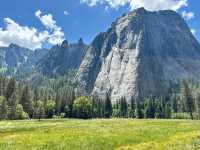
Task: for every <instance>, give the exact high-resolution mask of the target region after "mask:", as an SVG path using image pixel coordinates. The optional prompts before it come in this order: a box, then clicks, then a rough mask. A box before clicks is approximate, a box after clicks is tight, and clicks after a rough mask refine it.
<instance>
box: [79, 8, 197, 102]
mask: <svg viewBox="0 0 200 150" xmlns="http://www.w3.org/2000/svg"><path fill="white" fill-rule="evenodd" d="M199 77H200V45H199V43H198V42H197V40H196V39H195V38H194V36H193V35H192V33H191V32H190V29H189V28H188V26H187V24H186V23H185V21H184V20H183V19H182V18H181V16H180V15H178V14H177V13H176V12H173V11H168V10H166V11H158V12H148V11H146V10H145V9H143V8H140V9H138V10H135V11H133V12H130V13H128V14H125V15H123V16H122V17H121V18H119V19H117V21H116V22H114V23H113V24H112V26H111V28H110V29H109V30H108V31H107V32H105V33H100V34H99V35H98V36H97V37H96V38H95V39H94V41H93V42H92V44H91V45H90V46H89V48H88V49H87V52H86V55H85V57H84V59H83V61H82V64H81V66H80V68H79V71H78V75H77V83H78V85H79V88H78V89H81V90H80V91H79V92H80V93H83V92H85V93H86V94H97V95H98V96H100V97H104V96H105V95H106V93H109V94H110V96H111V98H112V99H113V100H116V99H118V98H120V97H122V96H126V97H127V99H130V97H131V96H139V97H144V96H148V95H155V96H159V95H164V94H167V93H168V91H169V89H170V88H171V87H172V86H173V85H174V84H176V83H177V82H178V81H179V80H181V79H183V78H184V79H185V78H192V79H195V80H199V79H200V78H199Z"/></svg>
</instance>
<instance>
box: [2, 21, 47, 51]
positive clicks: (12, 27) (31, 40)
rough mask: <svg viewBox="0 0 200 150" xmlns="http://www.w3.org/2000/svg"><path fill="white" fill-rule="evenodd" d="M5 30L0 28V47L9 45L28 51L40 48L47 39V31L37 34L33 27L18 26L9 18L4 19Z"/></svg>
mask: <svg viewBox="0 0 200 150" xmlns="http://www.w3.org/2000/svg"><path fill="white" fill-rule="evenodd" d="M4 23H5V28H4V29H3V28H0V46H8V45H9V44H11V43H15V44H18V45H20V46H23V47H27V48H30V49H36V48H41V47H42V43H43V42H45V40H46V39H47V38H48V36H49V33H48V31H43V32H38V31H37V29H36V28H34V27H28V26H20V25H19V24H18V23H16V22H15V21H14V20H12V19H10V18H4Z"/></svg>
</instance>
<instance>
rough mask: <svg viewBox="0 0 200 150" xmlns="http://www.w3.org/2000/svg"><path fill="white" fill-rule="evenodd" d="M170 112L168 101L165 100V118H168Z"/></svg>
mask: <svg viewBox="0 0 200 150" xmlns="http://www.w3.org/2000/svg"><path fill="white" fill-rule="evenodd" d="M171 114H172V109H171V106H170V103H169V102H167V103H166V106H165V118H167V119H170V118H171Z"/></svg>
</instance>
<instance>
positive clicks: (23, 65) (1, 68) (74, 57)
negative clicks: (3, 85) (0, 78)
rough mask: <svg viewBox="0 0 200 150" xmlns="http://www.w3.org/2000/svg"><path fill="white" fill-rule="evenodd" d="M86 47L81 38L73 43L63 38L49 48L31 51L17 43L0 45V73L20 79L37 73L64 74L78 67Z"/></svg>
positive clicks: (42, 74)
mask: <svg viewBox="0 0 200 150" xmlns="http://www.w3.org/2000/svg"><path fill="white" fill-rule="evenodd" d="M86 47H87V45H86V44H84V42H83V40H82V39H79V41H78V42H77V43H73V44H68V41H67V40H65V41H63V42H62V44H61V45H54V46H53V47H52V48H51V49H50V50H48V49H36V50H34V51H33V50H30V49H27V48H23V47H20V46H18V45H17V44H10V45H9V46H8V47H0V74H1V75H4V76H15V77H17V78H19V79H22V80H26V79H27V78H29V77H32V76H38V75H39V76H47V77H52V76H56V75H64V74H66V73H67V72H68V71H70V70H74V69H78V68H79V65H80V63H81V61H82V59H83V57H84V54H85V49H86Z"/></svg>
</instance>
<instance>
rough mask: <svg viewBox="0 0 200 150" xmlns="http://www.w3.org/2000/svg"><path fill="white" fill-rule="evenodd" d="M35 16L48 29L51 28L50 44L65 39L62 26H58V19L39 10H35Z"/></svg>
mask: <svg viewBox="0 0 200 150" xmlns="http://www.w3.org/2000/svg"><path fill="white" fill-rule="evenodd" d="M35 16H36V17H37V18H38V19H39V20H40V21H41V23H42V24H43V25H44V26H45V27H46V28H47V29H49V32H50V35H49V38H48V42H49V43H50V44H58V43H61V42H62V41H63V40H64V32H63V31H62V28H61V27H59V26H57V24H56V21H55V20H54V19H53V16H52V15H51V14H47V15H42V12H41V11H40V10H38V11H36V12H35Z"/></svg>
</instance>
